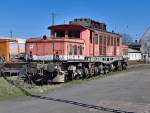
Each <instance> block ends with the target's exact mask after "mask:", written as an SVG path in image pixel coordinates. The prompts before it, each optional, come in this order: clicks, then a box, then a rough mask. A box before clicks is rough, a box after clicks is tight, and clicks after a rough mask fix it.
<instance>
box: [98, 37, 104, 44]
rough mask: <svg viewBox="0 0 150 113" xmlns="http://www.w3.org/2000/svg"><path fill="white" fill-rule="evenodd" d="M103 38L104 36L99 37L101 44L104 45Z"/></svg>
mask: <svg viewBox="0 0 150 113" xmlns="http://www.w3.org/2000/svg"><path fill="white" fill-rule="evenodd" d="M102 38H103V37H102V36H99V44H102V43H103V42H102V41H103V39H102Z"/></svg>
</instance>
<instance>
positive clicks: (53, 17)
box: [52, 13, 56, 26]
mask: <svg viewBox="0 0 150 113" xmlns="http://www.w3.org/2000/svg"><path fill="white" fill-rule="evenodd" d="M55 16H56V14H55V13H52V26H53V25H55Z"/></svg>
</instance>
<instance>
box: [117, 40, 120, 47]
mask: <svg viewBox="0 0 150 113" xmlns="http://www.w3.org/2000/svg"><path fill="white" fill-rule="evenodd" d="M117 46H120V40H119V38H117Z"/></svg>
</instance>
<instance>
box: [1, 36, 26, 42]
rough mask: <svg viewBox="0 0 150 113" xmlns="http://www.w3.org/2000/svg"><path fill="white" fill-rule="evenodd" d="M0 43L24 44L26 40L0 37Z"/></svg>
mask: <svg viewBox="0 0 150 113" xmlns="http://www.w3.org/2000/svg"><path fill="white" fill-rule="evenodd" d="M0 41H1V42H2V41H8V42H16V41H18V43H23V44H25V42H26V39H23V38H9V37H0Z"/></svg>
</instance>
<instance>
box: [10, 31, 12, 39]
mask: <svg viewBox="0 0 150 113" xmlns="http://www.w3.org/2000/svg"><path fill="white" fill-rule="evenodd" d="M10 37H11V38H13V31H12V30H10Z"/></svg>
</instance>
